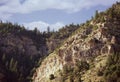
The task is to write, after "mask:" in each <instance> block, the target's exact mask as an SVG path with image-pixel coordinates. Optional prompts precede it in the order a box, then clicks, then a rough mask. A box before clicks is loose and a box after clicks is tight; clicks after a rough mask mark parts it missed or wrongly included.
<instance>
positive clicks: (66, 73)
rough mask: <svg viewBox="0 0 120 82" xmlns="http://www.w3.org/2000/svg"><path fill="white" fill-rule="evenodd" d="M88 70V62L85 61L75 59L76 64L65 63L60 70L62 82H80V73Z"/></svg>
mask: <svg viewBox="0 0 120 82" xmlns="http://www.w3.org/2000/svg"><path fill="white" fill-rule="evenodd" d="M87 70H89V64H88V63H87V62H86V61H83V60H82V61H76V65H75V66H74V67H73V66H71V65H65V66H64V67H63V72H61V78H62V82H82V80H81V74H82V73H84V71H87Z"/></svg>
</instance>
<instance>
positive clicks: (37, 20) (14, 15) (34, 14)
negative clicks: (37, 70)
mask: <svg viewBox="0 0 120 82" xmlns="http://www.w3.org/2000/svg"><path fill="white" fill-rule="evenodd" d="M116 1H120V0H0V19H1V20H4V21H6V20H7V21H11V22H13V23H18V24H23V25H24V26H26V27H29V29H34V27H37V28H38V29H39V30H40V31H45V30H46V28H47V27H48V26H50V28H51V30H53V29H54V30H58V29H59V28H61V27H62V26H64V25H66V24H71V23H75V24H77V23H78V24H80V23H82V22H85V21H86V20H88V19H90V18H91V16H94V13H95V11H96V10H99V11H104V10H106V9H107V8H109V7H110V6H111V5H112V4H113V3H115V2H116Z"/></svg>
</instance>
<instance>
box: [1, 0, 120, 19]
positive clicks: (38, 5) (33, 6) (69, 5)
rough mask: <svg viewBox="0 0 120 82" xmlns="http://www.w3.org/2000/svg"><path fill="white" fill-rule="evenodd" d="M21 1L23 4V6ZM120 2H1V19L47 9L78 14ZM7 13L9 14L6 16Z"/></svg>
mask: <svg viewBox="0 0 120 82" xmlns="http://www.w3.org/2000/svg"><path fill="white" fill-rule="evenodd" d="M21 1H22V2H23V1H24V2H23V3H22V4H21ZM116 1H120V0H0V14H1V15H0V18H2V17H1V16H2V15H6V16H7V17H9V16H11V15H10V14H13V13H22V14H24V13H31V12H34V11H40V10H46V9H59V10H63V11H65V12H70V13H72V12H77V11H80V10H81V9H85V8H90V7H93V6H97V5H103V6H109V5H111V4H113V3H115V2H116ZM6 13H7V14H6Z"/></svg>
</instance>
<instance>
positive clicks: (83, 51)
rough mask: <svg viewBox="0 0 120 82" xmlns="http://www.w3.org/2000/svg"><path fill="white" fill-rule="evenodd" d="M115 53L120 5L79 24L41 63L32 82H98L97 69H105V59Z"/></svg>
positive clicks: (118, 44)
mask: <svg viewBox="0 0 120 82" xmlns="http://www.w3.org/2000/svg"><path fill="white" fill-rule="evenodd" d="M118 52H120V3H116V4H114V5H113V6H112V7H111V8H110V9H108V10H107V11H105V12H100V13H96V16H95V17H94V18H93V19H92V20H90V21H88V22H86V24H82V25H81V26H80V28H79V29H78V30H77V31H76V32H75V33H74V34H73V35H72V36H71V37H69V38H68V39H67V40H66V41H65V42H64V44H63V45H62V46H61V47H60V48H59V49H56V50H55V51H54V52H53V53H52V54H50V55H49V56H48V57H47V58H45V59H44V60H43V61H42V63H41V65H40V67H39V68H38V69H37V70H36V73H34V76H33V82H81V81H82V82H97V81H101V78H102V77H98V76H97V75H96V73H97V71H99V70H97V69H100V68H101V67H103V68H104V67H106V62H107V61H106V60H107V59H108V57H109V55H110V54H115V53H118ZM97 61H98V62H97ZM98 75H99V74H98ZM77 77H78V78H77ZM88 77H90V79H89V80H88Z"/></svg>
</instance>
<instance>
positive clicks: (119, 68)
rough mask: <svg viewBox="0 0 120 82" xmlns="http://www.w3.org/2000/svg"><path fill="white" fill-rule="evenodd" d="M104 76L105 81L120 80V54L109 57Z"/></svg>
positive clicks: (115, 81)
mask: <svg viewBox="0 0 120 82" xmlns="http://www.w3.org/2000/svg"><path fill="white" fill-rule="evenodd" d="M104 78H105V82H119V81H120V54H112V55H110V56H109V57H108V60H107V66H106V69H105V70H104Z"/></svg>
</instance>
